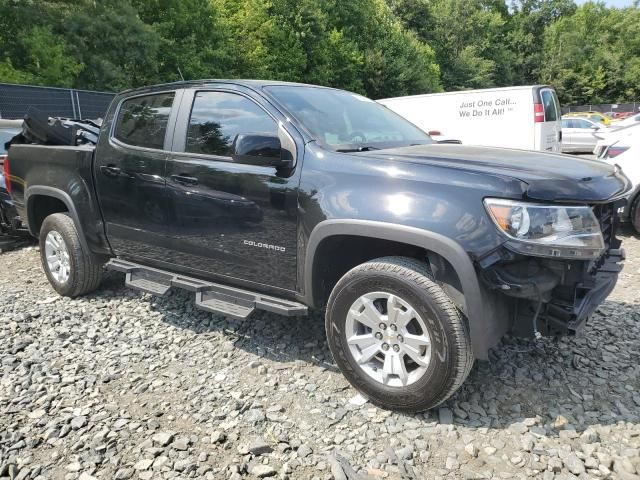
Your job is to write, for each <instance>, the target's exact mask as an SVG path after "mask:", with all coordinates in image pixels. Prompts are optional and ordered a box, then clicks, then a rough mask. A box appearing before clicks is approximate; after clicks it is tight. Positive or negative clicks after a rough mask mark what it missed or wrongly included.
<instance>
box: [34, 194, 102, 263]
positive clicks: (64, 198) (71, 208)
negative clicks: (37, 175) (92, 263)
mask: <svg viewBox="0 0 640 480" xmlns="http://www.w3.org/2000/svg"><path fill="white" fill-rule="evenodd" d="M34 195H41V196H45V197H52V198H55V199H57V200H60V201H61V202H62V203H64V204H65V206H66V207H67V213H68V214H69V216H70V217H71V219H72V220H73V223H74V224H75V226H76V228H77V229H78V236H79V237H80V243H81V244H82V248H84V249H85V251H86V252H91V250H90V249H89V245H88V244H87V239H86V238H85V236H84V230H83V229H82V224H81V223H80V217H78V212H77V210H76V207H75V205H74V204H73V200H71V197H70V196H69V194H68V193H66V192H64V191H63V190H60V189H59V188H55V187H47V186H44V185H34V186H32V187H28V188H27V190H26V192H25V196H24V197H25V202H24V203H25V206H26V210H27V221H28V227H29V232H30V233H31V235H33V236H34V237H36V238H37V233H38V232H35V231H34V230H35V228H34V226H33V222H32V220H31V219H32V215H31V208H32V203H31V202H30V198H31V197H32V196H34Z"/></svg>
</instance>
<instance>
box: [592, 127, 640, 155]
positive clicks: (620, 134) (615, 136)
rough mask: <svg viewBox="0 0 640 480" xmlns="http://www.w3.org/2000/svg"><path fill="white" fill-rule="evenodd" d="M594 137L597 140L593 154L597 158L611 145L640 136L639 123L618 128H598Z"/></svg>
mask: <svg viewBox="0 0 640 480" xmlns="http://www.w3.org/2000/svg"><path fill="white" fill-rule="evenodd" d="M595 135H596V136H597V137H598V138H599V140H598V142H597V143H596V146H595V148H594V149H593V153H594V154H595V155H596V156H598V157H599V156H600V155H601V154H602V152H603V150H604V149H605V148H606V147H608V146H610V145H613V144H614V143H615V142H617V141H618V140H621V139H623V138H625V137H628V136H631V135H640V123H631V124H628V125H623V126H620V127H606V128H600V129H599V130H598V131H596V132H595Z"/></svg>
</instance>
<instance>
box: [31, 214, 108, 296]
mask: <svg viewBox="0 0 640 480" xmlns="http://www.w3.org/2000/svg"><path fill="white" fill-rule="evenodd" d="M51 231H55V232H58V233H59V234H60V235H61V237H62V239H63V241H64V244H65V246H66V248H67V251H68V252H69V265H70V272H69V278H68V279H67V280H66V281H64V282H60V281H58V280H56V278H54V276H53V274H52V272H51V271H50V270H49V265H48V262H47V258H46V253H45V242H46V239H47V235H48V234H49V232H51ZM40 260H41V261H42V268H43V269H44V272H45V274H46V275H47V279H48V280H49V283H50V284H51V286H52V287H53V288H54V290H55V291H56V292H58V293H59V294H60V295H63V296H65V297H77V296H79V295H83V294H85V293H89V292H91V291H93V290H95V289H96V288H98V286H99V285H100V280H102V271H103V268H102V267H103V263H102V262H100V261H99V260H98V259H97V258H96V257H95V255H93V254H91V252H88V251H86V249H85V248H83V246H82V243H81V242H80V236H79V234H78V229H77V228H76V225H75V223H74V222H73V220H72V219H71V217H69V215H68V214H66V213H54V214H53V215H49V216H48V217H47V218H45V219H44V222H42V227H41V228H40Z"/></svg>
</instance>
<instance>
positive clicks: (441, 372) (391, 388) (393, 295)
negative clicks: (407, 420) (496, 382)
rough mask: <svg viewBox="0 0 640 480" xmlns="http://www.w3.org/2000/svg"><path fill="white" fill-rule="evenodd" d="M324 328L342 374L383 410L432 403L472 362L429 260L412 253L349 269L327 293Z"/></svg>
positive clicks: (420, 407) (454, 387)
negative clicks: (329, 292)
mask: <svg viewBox="0 0 640 480" xmlns="http://www.w3.org/2000/svg"><path fill="white" fill-rule="evenodd" d="M326 329H327V337H328V341H329V346H330V348H331V351H332V353H333V355H334V358H335V360H336V363H337V364H338V366H339V367H340V369H341V370H342V372H343V373H344V375H345V376H346V378H347V379H348V380H349V382H350V383H351V384H352V385H353V386H354V387H355V388H357V389H358V390H359V391H361V392H362V393H363V394H364V395H365V396H366V397H368V398H369V399H370V400H371V401H372V402H373V403H375V404H377V405H379V406H381V407H384V408H389V409H394V410H401V411H406V412H417V411H422V410H427V409H429V408H433V407H435V406H437V405H438V404H440V403H442V402H444V401H445V400H446V399H447V398H448V397H449V396H451V394H453V392H455V391H456V390H457V389H458V388H459V387H460V385H462V383H463V382H464V380H465V379H466V377H467V375H468V374H469V371H470V370H471V367H472V365H473V360H474V359H473V356H472V351H471V344H470V339H469V334H468V331H467V327H466V324H465V322H464V320H463V318H461V316H460V314H459V312H458V310H457V309H456V307H455V306H454V304H453V303H452V302H451V300H450V299H449V297H447V295H446V294H445V293H444V291H443V290H442V289H441V288H440V287H439V286H438V285H437V284H436V283H435V282H434V281H433V278H432V276H431V273H430V272H429V270H428V268H427V266H426V264H425V263H422V262H419V261H417V260H413V259H409V258H403V257H386V258H380V259H377V260H372V261H370V262H367V263H364V264H362V265H359V266H357V267H355V268H354V269H352V270H351V271H349V272H348V273H347V274H346V275H345V276H344V277H342V279H340V281H339V282H338V283H337V284H336V286H335V288H334V290H333V292H332V293H331V296H330V298H329V303H328V306H327V316H326Z"/></svg>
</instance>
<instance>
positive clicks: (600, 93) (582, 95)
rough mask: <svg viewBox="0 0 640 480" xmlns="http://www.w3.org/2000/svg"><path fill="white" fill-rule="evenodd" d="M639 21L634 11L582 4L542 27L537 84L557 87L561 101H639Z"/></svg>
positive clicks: (570, 102)
mask: <svg viewBox="0 0 640 480" xmlns="http://www.w3.org/2000/svg"><path fill="white" fill-rule="evenodd" d="M639 21H640V11H639V10H638V8H634V7H631V8H626V9H617V8H607V7H605V6H604V4H601V3H591V2H588V3H586V4H584V5H581V6H580V7H579V8H577V9H576V11H575V13H574V14H573V15H570V16H564V17H562V18H560V19H558V20H557V21H556V22H554V23H553V24H551V25H549V26H548V27H547V28H546V30H545V34H544V46H543V47H544V51H545V54H546V55H547V56H548V58H547V60H546V61H545V62H544V63H543V64H542V65H541V67H540V69H539V72H540V75H539V81H541V82H543V83H550V84H552V85H553V86H555V87H556V89H557V91H558V95H559V96H560V99H561V101H562V103H568V104H585V103H607V102H623V101H634V100H637V95H638V94H639V93H640V91H639V87H638V78H640V77H639V76H637V73H638V65H639V64H638V58H639V57H640V40H638V38H637V35H638V34H639V33H640V29H639V27H638V22H639ZM634 34H635V36H634Z"/></svg>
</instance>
